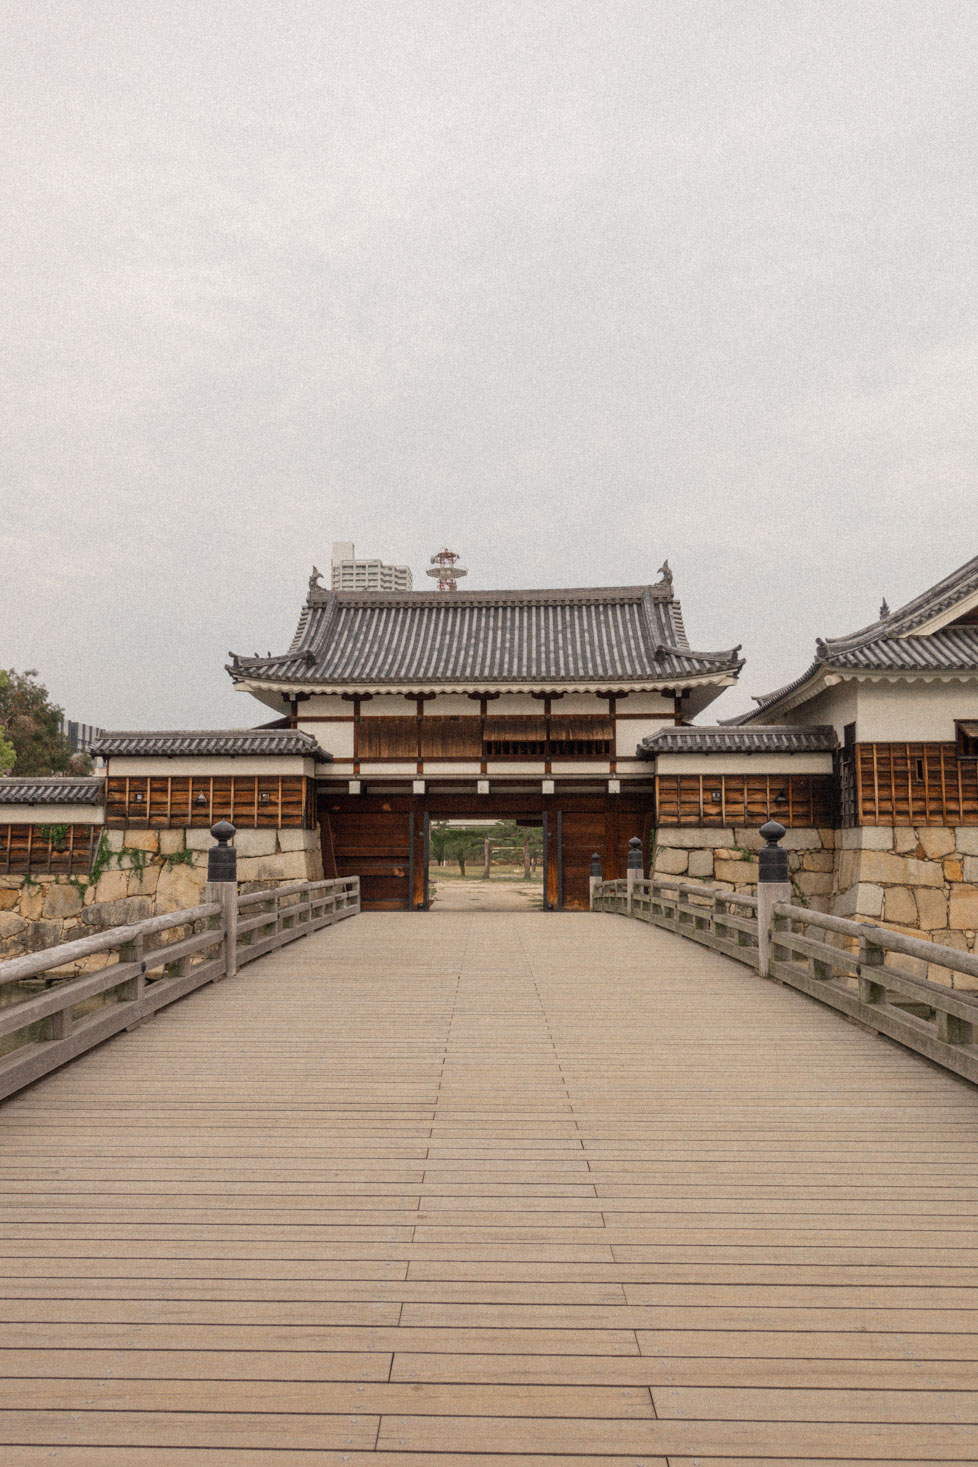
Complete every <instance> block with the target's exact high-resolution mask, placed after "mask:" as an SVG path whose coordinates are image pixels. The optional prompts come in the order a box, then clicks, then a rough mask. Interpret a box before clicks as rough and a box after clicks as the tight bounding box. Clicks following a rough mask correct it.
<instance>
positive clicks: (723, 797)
mask: <svg viewBox="0 0 978 1467" xmlns="http://www.w3.org/2000/svg"><path fill="white" fill-rule="evenodd" d="M726 823H727V776H726V775H725V774H721V775H720V824H721V825H726Z"/></svg>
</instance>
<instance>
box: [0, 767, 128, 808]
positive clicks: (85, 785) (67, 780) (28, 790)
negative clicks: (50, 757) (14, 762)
mask: <svg viewBox="0 0 978 1467" xmlns="http://www.w3.org/2000/svg"><path fill="white" fill-rule="evenodd" d="M104 787H105V783H104V781H103V780H101V779H80V778H78V776H77V775H71V774H51V775H47V776H44V777H42V776H40V775H29V774H28V775H23V776H20V777H18V776H17V775H7V776H5V777H4V778H2V779H0V805H100V804H101V803H102V791H103V789H104Z"/></svg>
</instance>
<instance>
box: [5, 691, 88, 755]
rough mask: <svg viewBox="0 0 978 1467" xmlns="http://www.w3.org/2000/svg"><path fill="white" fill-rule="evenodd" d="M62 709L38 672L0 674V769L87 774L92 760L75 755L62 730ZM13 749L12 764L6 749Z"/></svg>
mask: <svg viewBox="0 0 978 1467" xmlns="http://www.w3.org/2000/svg"><path fill="white" fill-rule="evenodd" d="M61 718H62V709H60V708H59V707H57V705H56V704H54V703H52V702H51V700H50V698H49V696H48V690H47V688H46V687H44V685H43V684H42V683H39V682H38V680H37V671H36V669H34V668H29V669H28V670H27V671H26V672H16V671H14V669H13V668H10V669H8V670H7V671H4V672H2V673H0V770H4V769H6V770H8V771H9V770H10V768H11V767H13V769H14V770H15V771H16V773H17V774H20V775H26V774H36V775H45V774H87V773H88V772H89V771H90V770H91V767H92V761H91V760H90V759H89V758H88V756H87V754H76V753H75V751H74V750H73V749H72V747H71V744H70V743H69V742H68V740H67V739H66V738H65V736H64V734H63V733H62V732H61ZM8 747H10V748H12V749H13V751H14V758H13V761H12V763H11V762H6V763H5V761H6V760H7V758H8V756H7V754H6V753H5V750H6V749H7V748H8Z"/></svg>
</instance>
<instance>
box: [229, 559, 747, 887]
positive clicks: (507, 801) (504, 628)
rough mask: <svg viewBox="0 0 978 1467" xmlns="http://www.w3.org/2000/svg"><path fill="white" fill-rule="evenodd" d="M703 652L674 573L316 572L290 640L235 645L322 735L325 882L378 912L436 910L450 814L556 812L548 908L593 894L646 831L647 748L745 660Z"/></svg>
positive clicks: (238, 666)
mask: <svg viewBox="0 0 978 1467" xmlns="http://www.w3.org/2000/svg"><path fill="white" fill-rule="evenodd" d="M742 665H743V663H742V659H741V658H740V656H739V648H733V649H730V650H726V651H719V652H699V651H694V650H693V649H692V648H691V647H690V645H689V641H688V639H687V636H686V632H685V628H684V625H683V617H682V611H681V608H680V604H679V602H678V600H677V599H676V597H675V595H674V591H673V583H672V576H671V574H670V573H669V571H668V566H665V567H663V570H662V578H661V579H660V580H659V581H658V582H656V583H655V584H654V585H645V586H626V587H600V588H580V589H571V590H542V591H533V590H529V591H523V590H520V591H457V592H454V593H451V594H438V593H431V592H391V593H388V592H370V591H361V592H346V591H334V590H326V589H325V588H323V587H321V586H320V585H319V583H318V577H317V576H315V575H314V576H313V577H312V578H311V580H310V585H309V591H308V595H307V597H306V601H305V605H304V606H303V608H302V611H301V614H300V617H299V622H298V627H297V629H296V634H295V637H294V638H293V641H292V645H291V647H290V648H289V650H288V651H287V652H285V653H284V654H282V655H281V656H276V657H250V658H245V657H237V656H235V657H233V658H232V662H231V664H230V665H229V667H228V671H229V673H230V674H231V676H232V678H233V679H234V682H235V685H236V686H237V687H238V688H239V689H241V690H242V691H245V692H248V693H251V694H252V696H254V697H255V698H257V699H259V700H260V701H261V702H262V703H264V704H265V705H266V706H267V707H268V708H269V709H271V710H272V712H273V713H274V714H275V715H276V722H278V724H279V726H280V727H282V728H290V729H293V730H297V731H299V732H302V733H305V734H307V735H311V736H312V738H313V739H315V741H316V742H317V744H318V745H319V746H320V747H321V748H322V750H323V751H324V752H325V753H327V754H328V755H329V756H330V758H329V762H328V763H324V764H321V765H319V766H318V767H317V771H316V790H317V816H318V822H319V828H320V833H321V840H322V854H323V868H324V872H325V874H326V875H327V876H330V875H334V874H335V875H347V874H354V873H356V874H358V875H359V876H360V877H361V879H362V892H363V899H364V905H365V906H369V907H375V908H378V907H379V908H419V907H422V906H424V905H425V903H426V899H427V893H426V889H425V873H426V870H427V832H428V825H429V821H430V820H431V819H432V818H433V817H434V818H439V819H444V818H455V817H460V818H461V817H467V818H473V817H489V818H494V819H503V818H515V819H518V820H521V821H524V822H532V823H538V824H542V826H543V830H544V849H545V859H546V884H545V890H546V901H547V905H548V906H551V907H554V908H561V907H583V906H586V905H587V897H588V873H589V869H590V858H591V855H592V853H593V852H595V851H597V852H598V853H599V854H600V855H601V856H602V860H603V869H604V873H605V875H606V876H609V877H611V876H614V875H615V874H616V873H617V872H618V867H619V866H620V865H621V864H622V863H623V859H624V854H623V853H624V850H625V848H626V847H627V842H628V839H629V837H630V836H632V835H635V834H638V835H640V836H641V837H642V839H643V843H645V844H646V845H647V844H648V842H649V838H650V834H651V830H652V824H653V819H654V809H653V805H654V791H653V781H652V775H651V772H650V769H649V765H648V763H647V762H646V761H644V760H643V759H641V758H639V757H638V753H637V746H638V744H639V743H640V741H641V740H642V739H643V738H645V737H647V736H648V735H650V734H653V733H655V732H656V731H658V730H660V729H661V728H663V727H666V726H671V727H675V726H676V725H682V724H685V723H687V722H688V721H690V720H691V719H692V718H694V717H695V716H696V715H698V714H699V713H701V712H702V711H703V710H704V709H705V708H706V707H707V706H708V705H709V704H710V703H711V702H713V700H714V699H715V698H716V697H718V696H719V694H720V693H721V692H722V691H723V689H724V688H725V687H727V686H729V685H730V684H731V683H733V682H734V681H735V680H736V678H737V676H738V674H739V672H740V669H741V667H742Z"/></svg>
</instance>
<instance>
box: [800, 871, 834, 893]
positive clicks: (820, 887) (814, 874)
mask: <svg viewBox="0 0 978 1467" xmlns="http://www.w3.org/2000/svg"><path fill="white" fill-rule="evenodd" d="M793 884H794V885H795V886H797V888H798V890H799V891H800V892H802V894H803V895H804V896H806V897H815V896H822V897H827V896H831V895H832V873H831V872H830V871H828V872H826V871H799V873H798V875H797V876H796V877H795V879H794V883H793Z"/></svg>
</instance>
